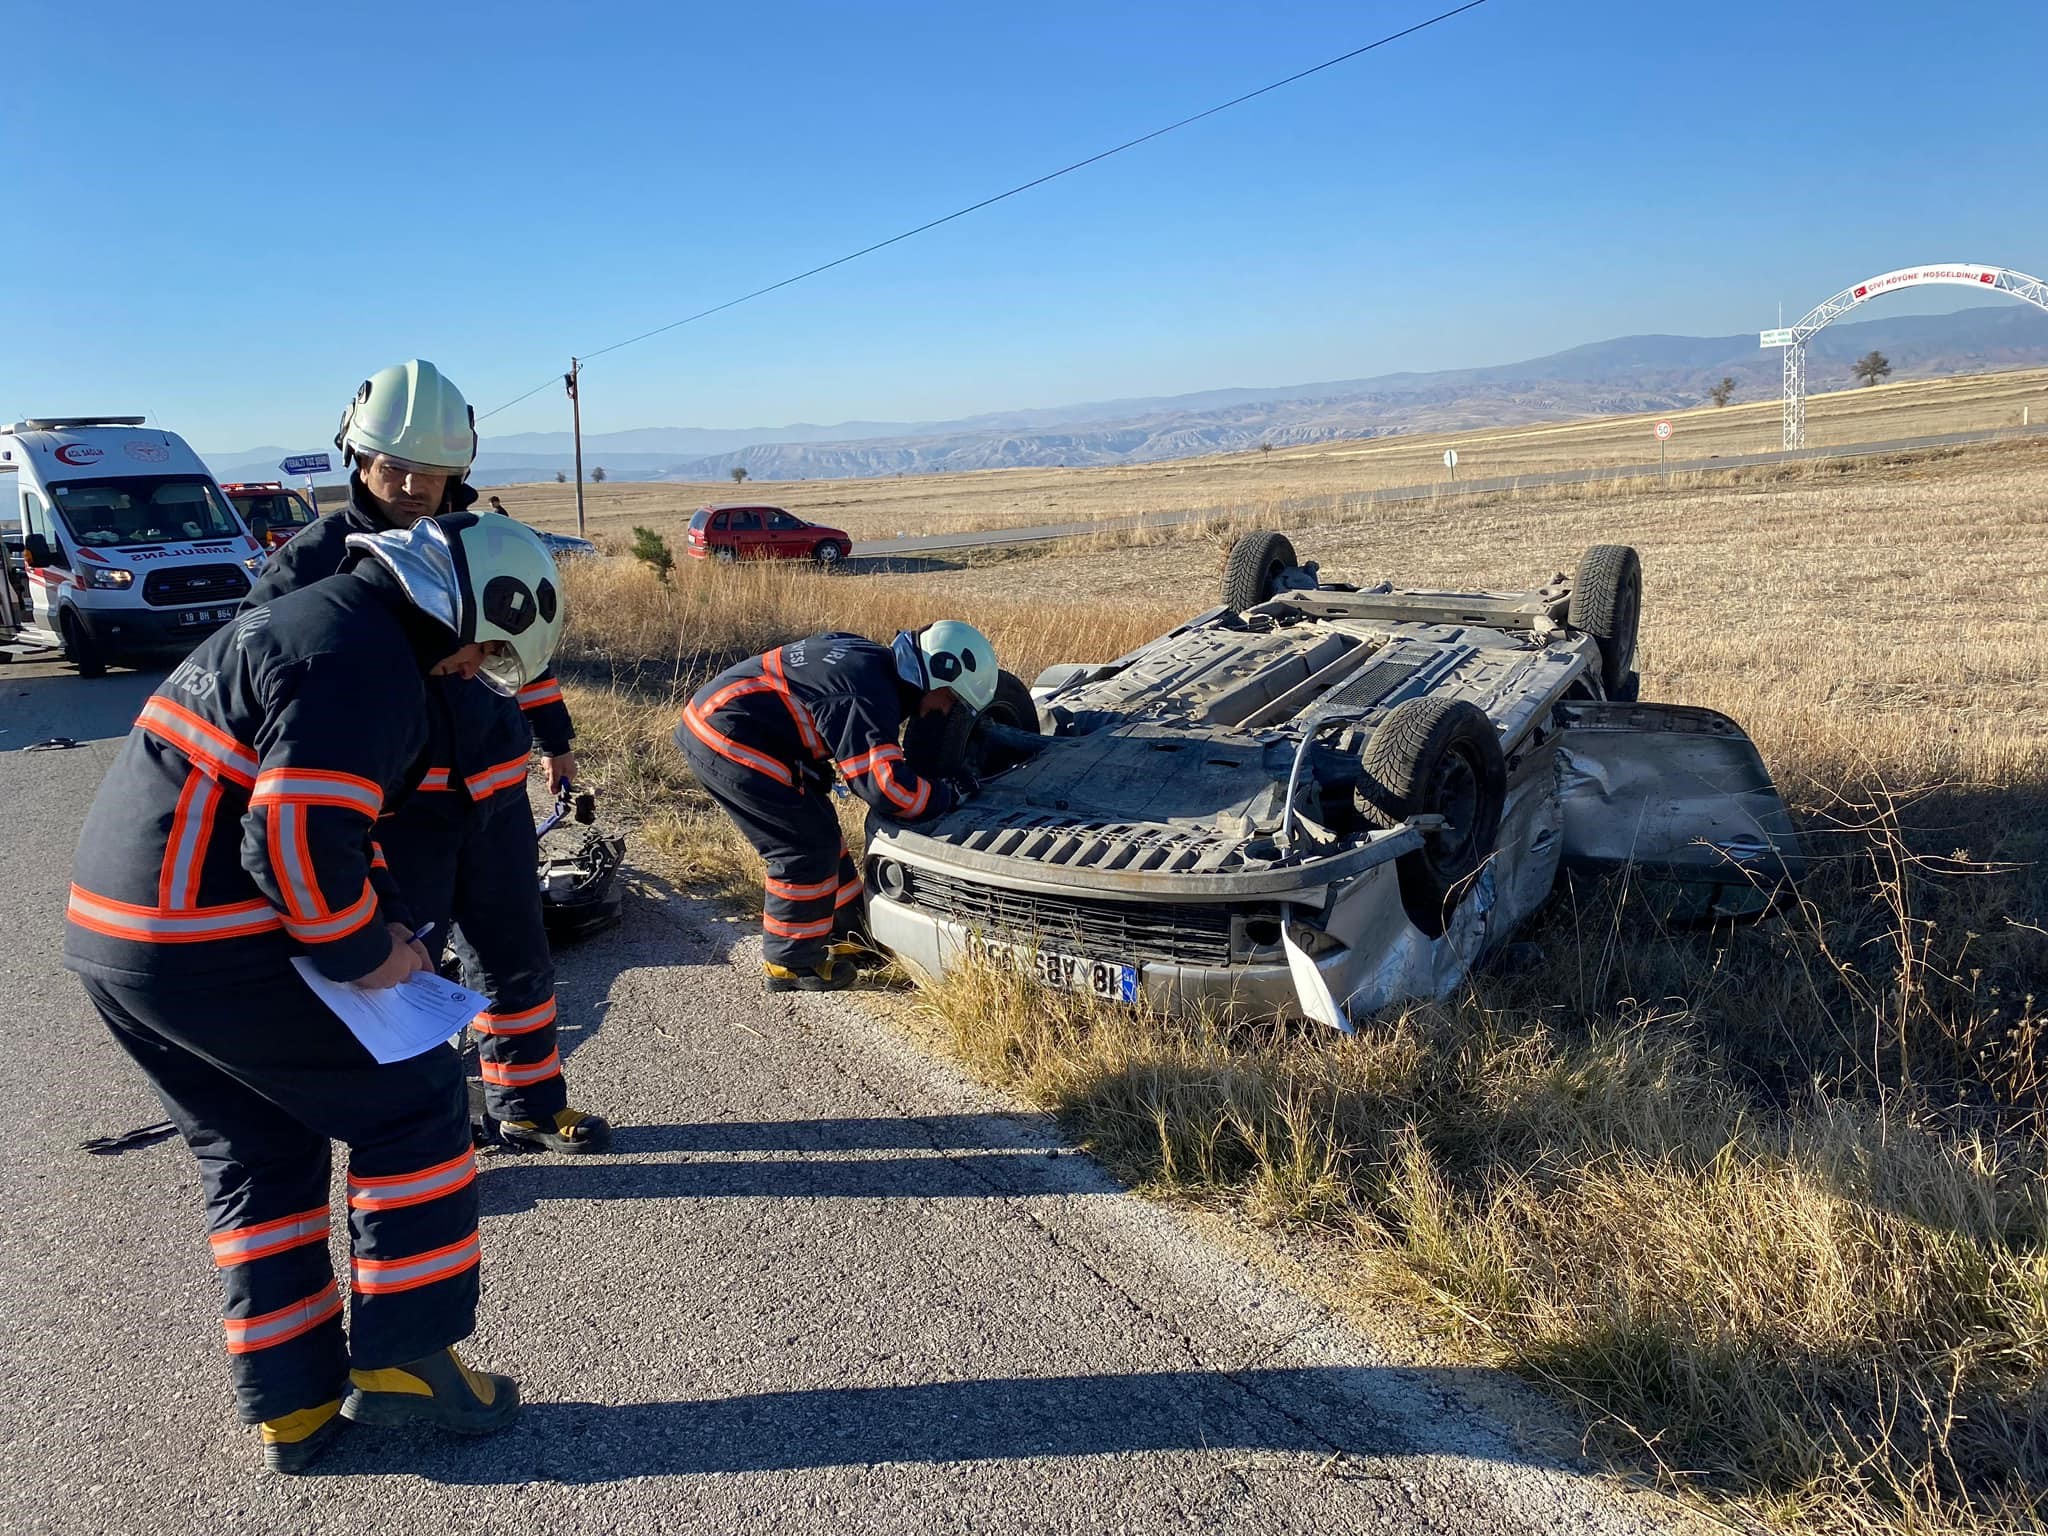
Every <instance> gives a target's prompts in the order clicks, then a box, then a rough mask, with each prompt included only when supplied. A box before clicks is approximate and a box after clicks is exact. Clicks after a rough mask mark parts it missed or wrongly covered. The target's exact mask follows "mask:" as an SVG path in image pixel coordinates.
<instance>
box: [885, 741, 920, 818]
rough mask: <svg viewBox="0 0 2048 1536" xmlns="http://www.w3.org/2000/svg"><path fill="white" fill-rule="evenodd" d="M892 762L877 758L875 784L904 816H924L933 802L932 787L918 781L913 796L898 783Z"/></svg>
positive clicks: (887, 759)
mask: <svg viewBox="0 0 2048 1536" xmlns="http://www.w3.org/2000/svg"><path fill="white" fill-rule="evenodd" d="M897 755H898V756H901V755H902V754H901V753H898V754H897ZM890 761H891V760H890V759H889V758H886V757H877V758H876V759H875V783H876V784H877V785H879V786H880V787H881V791H882V793H883V794H885V795H887V796H888V797H889V799H890V802H891V803H892V804H894V805H895V806H896V807H897V808H898V809H899V810H901V811H902V812H903V814H904V815H906V816H912V817H915V816H922V815H923V814H924V808H925V807H926V806H927V805H930V804H931V801H932V787H931V785H930V784H928V783H926V782H925V781H924V780H923V779H919V780H918V781H917V793H916V794H912V793H911V792H910V791H909V790H907V789H905V788H904V787H903V786H902V784H900V783H899V782H897V778H896V774H895V771H894V770H893V769H892V768H891V767H890V766H889V764H890Z"/></svg>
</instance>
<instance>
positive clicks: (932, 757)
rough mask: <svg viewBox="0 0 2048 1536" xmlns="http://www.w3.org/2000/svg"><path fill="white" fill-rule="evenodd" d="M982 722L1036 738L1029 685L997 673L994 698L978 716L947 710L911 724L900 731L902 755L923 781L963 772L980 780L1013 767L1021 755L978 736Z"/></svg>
mask: <svg viewBox="0 0 2048 1536" xmlns="http://www.w3.org/2000/svg"><path fill="white" fill-rule="evenodd" d="M984 721H987V722H992V723H994V724H996V725H1002V726H1007V727H1009V728H1010V729H1011V730H1013V731H1028V732H1030V733H1031V734H1032V735H1034V736H1036V735H1040V734H1042V728H1041V727H1040V725H1039V723H1038V701H1037V700H1035V699H1033V698H1032V697H1031V689H1030V687H1029V686H1028V685H1027V684H1026V683H1025V681H1024V679H1023V678H1021V677H1019V676H1017V674H1016V673H1014V672H998V673H997V674H996V696H995V697H994V698H993V699H991V700H989V705H988V708H987V709H984V710H982V711H981V712H980V713H978V714H969V713H968V712H967V711H966V710H964V709H952V710H948V711H947V712H946V713H945V714H944V715H939V716H931V715H925V716H920V717H919V718H918V719H916V720H913V721H911V723H910V729H909V730H907V731H905V732H904V741H903V746H904V756H905V757H906V758H908V759H909V761H910V766H911V767H912V768H914V769H916V770H917V771H918V772H919V773H921V774H924V775H926V776H927V777H929V778H941V779H950V778H957V777H959V775H960V774H961V772H962V770H965V771H966V772H967V773H969V774H971V775H973V777H974V778H975V779H977V780H980V779H987V778H993V777H994V776H995V775H997V774H999V773H1002V772H1004V771H1006V770H1008V769H1011V768H1014V767H1016V766H1017V764H1018V763H1020V762H1022V761H1023V758H1022V757H1020V756H1018V755H1016V754H1015V753H1011V752H1005V751H1003V750H1002V749H1001V748H1000V747H999V746H996V745H995V744H994V743H992V742H989V741H986V740H984V739H983V738H982V731H981V727H982V724H983V722H984Z"/></svg>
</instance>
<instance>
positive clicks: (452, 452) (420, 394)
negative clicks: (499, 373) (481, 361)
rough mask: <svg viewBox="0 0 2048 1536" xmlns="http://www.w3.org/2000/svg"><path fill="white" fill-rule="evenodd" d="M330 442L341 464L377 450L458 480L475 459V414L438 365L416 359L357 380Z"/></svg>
mask: <svg viewBox="0 0 2048 1536" xmlns="http://www.w3.org/2000/svg"><path fill="white" fill-rule="evenodd" d="M334 446H335V447H337V448H339V449H340V450H341V454H342V460H343V462H344V463H346V462H350V461H353V460H356V459H360V458H362V457H363V456H364V455H366V454H381V455H382V456H384V457H385V458H391V459H396V460H398V461H399V462H400V463H402V464H405V465H407V466H408V467H410V468H413V469H422V470H426V471H427V472H428V473H430V474H437V475H454V476H456V477H457V478H458V479H459V478H460V477H461V476H463V475H465V474H467V473H469V466H470V464H471V462H472V461H474V460H475V458H476V412H475V411H474V410H472V409H471V408H470V404H469V402H468V401H467V400H465V399H463V398H462V391H461V390H459V389H457V388H456V387H455V386H454V385H453V384H451V383H449V382H448V380H447V379H445V378H444V377H442V374H441V370H440V369H438V368H436V367H435V366H434V365H433V364H432V363H429V362H425V361H423V360H422V359H420V358H417V357H416V358H413V359H412V360H411V361H410V362H404V363H394V364H393V365H392V366H391V367H389V368H381V369H379V370H378V371H377V372H375V373H373V374H371V375H370V376H369V377H368V378H367V379H365V380H363V382H362V387H361V388H359V389H357V391H356V397H355V399H353V400H351V401H349V403H348V409H347V410H345V411H343V412H342V413H341V430H340V431H338V432H336V433H335V434H334Z"/></svg>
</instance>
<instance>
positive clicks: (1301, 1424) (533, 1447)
mask: <svg viewBox="0 0 2048 1536" xmlns="http://www.w3.org/2000/svg"><path fill="white" fill-rule="evenodd" d="M1474 1374H1476V1373H1473V1372H1449V1371H1427V1372H1424V1371H1399V1370H1391V1369H1386V1368H1381V1367H1374V1368H1363V1367H1313V1368H1299V1369H1273V1370H1247V1371H1238V1372H1230V1373H1225V1372H1221V1371H1160V1372H1156V1373H1133V1374H1125V1375H1099V1376H1045V1377H1002V1378H995V1379H989V1380H981V1381H945V1382H930V1383H924V1384H919V1385H915V1386H887V1387H855V1388H838V1389H832V1388H824V1389H817V1390H812V1391H803V1392H762V1393H751V1394H746V1395H743V1396H737V1397H727V1398H714V1399H710V1400H706V1401H700V1402H675V1403H630V1404H625V1405H622V1406H617V1407H609V1406H605V1405H602V1404H596V1403H535V1404H532V1405H530V1406H529V1407H528V1408H527V1409H526V1412H525V1414H524V1416H523V1417H522V1418H521V1419H520V1421H519V1423H518V1424H517V1425H516V1426H515V1427H514V1428H512V1429H510V1430H508V1431H506V1432H504V1433H503V1434H502V1435H499V1436H497V1437H496V1438H494V1439H492V1440H490V1441H489V1442H483V1443H479V1444H477V1445H476V1446H475V1447H474V1448H473V1449H469V1448H457V1447H455V1446H452V1445H451V1444H450V1443H449V1442H447V1441H437V1440H422V1439H416V1438H412V1437H408V1436H402V1435H396V1434H365V1433H363V1432H361V1431H358V1432H356V1433H355V1434H353V1435H351V1436H350V1437H349V1438H348V1439H347V1440H345V1441H344V1442H343V1443H342V1444H341V1446H339V1447H338V1448H337V1449H336V1450H335V1451H334V1452H333V1453H332V1454H330V1455H329V1456H328V1457H327V1458H326V1459H325V1460H324V1461H323V1462H322V1463H321V1464H320V1468H319V1470H320V1471H321V1472H323V1473H354V1474H361V1473H384V1474H402V1473H416V1474H418V1475H422V1476H424V1477H426V1478H427V1479H429V1480H430V1481H433V1482H438V1483H444V1484H467V1485H492V1484H505V1483H527V1482H554V1483H571V1484H576V1483H607V1482H616V1481H620V1480H623V1479H626V1478H637V1477H690V1476H701V1475H705V1474H715V1473H739V1472H778V1471H804V1470H810V1469H816V1468H825V1467H850V1466H870V1465H874V1464H876V1463H882V1462H912V1463H925V1464H932V1463H947V1462H969V1461H1005V1460H1016V1459H1020V1458H1026V1457H1048V1456H1110V1455H1130V1454H1134V1453H1144V1452H1158V1451H1209V1452H1215V1451H1240V1452H1242V1451H1268V1452H1287V1451H1293V1452H1301V1453H1305V1454H1307V1455H1309V1456H1312V1457H1314V1458H1316V1462H1315V1464H1314V1465H1304V1466H1303V1467H1302V1471H1303V1473H1304V1475H1319V1476H1322V1477H1327V1478H1330V1479H1332V1480H1353V1479H1385V1478H1388V1477H1390V1476H1391V1475H1393V1474H1392V1473H1391V1471H1375V1470H1372V1469H1370V1468H1369V1467H1366V1466H1361V1465H1360V1464H1359V1463H1358V1462H1357V1461H1355V1460H1351V1459H1350V1458H1354V1457H1361V1456H1386V1455H1406V1454H1418V1453H1424V1452H1428V1451H1432V1450H1441V1451H1446V1452H1451V1453H1455V1454H1458V1455H1462V1456H1474V1457H1482V1458H1485V1459H1488V1460H1494V1461H1518V1462H1526V1461H1530V1460H1532V1458H1530V1457H1527V1456H1525V1455H1523V1454H1522V1453H1520V1452H1518V1451H1517V1450H1516V1449H1515V1448H1514V1447H1513V1446H1512V1445H1511V1444H1510V1443H1508V1441H1507V1440H1506V1439H1505V1438H1504V1437H1497V1436H1493V1435H1490V1434H1487V1433H1484V1432H1478V1431H1475V1430H1474V1429H1473V1428H1472V1426H1471V1423H1470V1421H1469V1420H1468V1419H1464V1418H1463V1417H1462V1416H1452V1417H1451V1418H1450V1419H1449V1420H1448V1421H1447V1425H1446V1430H1445V1434H1444V1436H1443V1440H1444V1442H1445V1443H1443V1444H1431V1443H1418V1441H1428V1440H1434V1439H1435V1437H1434V1436H1418V1435H1417V1433H1416V1429H1417V1426H1418V1425H1423V1424H1426V1423H1427V1422H1429V1419H1430V1417H1431V1414H1432V1412H1433V1410H1434V1409H1435V1408H1436V1407H1437V1406H1438V1404H1437V1402H1436V1397H1437V1395H1438V1394H1440V1393H1444V1392H1446V1391H1448V1392H1453V1393H1454V1392H1455V1391H1456V1390H1457V1385H1458V1383H1457V1378H1459V1377H1465V1376H1471V1375H1474ZM1397 1422H1398V1425H1399V1427H1398V1428H1397V1427H1396V1423H1397ZM1334 1457H1342V1458H1344V1459H1341V1460H1336V1461H1335V1462H1334V1464H1332V1458H1334Z"/></svg>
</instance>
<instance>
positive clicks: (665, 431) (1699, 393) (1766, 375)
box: [208, 305, 2048, 485]
mask: <svg viewBox="0 0 2048 1536" xmlns="http://www.w3.org/2000/svg"><path fill="white" fill-rule="evenodd" d="M1873 348H1874V349H1876V350H1877V351H1880V352H1882V353H1884V354H1885V356H1886V357H1888V358H1889V359H1890V360H1891V363H1892V369H1893V372H1892V377H1893V378H1894V379H1907V378H1926V377H1933V376H1939V375H1943V374H1955V373H1983V372H1989V371H1993V370H1997V369H2003V368H2024V367H2039V366H2042V365H2048V314H2044V313H2042V312H2041V311H2040V310H2037V309H2034V308H2032V307H2029V306H2004V305H2000V306H1984V307H1977V308H1970V309H1963V310H1958V311H1956V312H1954V313H1953V314H1947V315H1901V316H1896V317H1893V318H1888V319H1879V320H1865V321H1862V322H1859V323H1855V324H1841V325H1834V326H1830V327H1829V328H1828V329H1826V330H1824V331H1822V332H1821V333H1820V334H1819V335H1818V336H1817V337H1815V338H1814V340H1813V342H1812V343H1811V344H1810V345H1809V346H1808V348H1807V364H1806V368H1807V386H1808V388H1809V389H1812V390H1814V391H1820V390H1825V389H1833V388H1839V387H1843V386H1845V385H1847V384H1849V383H1850V382H1852V380H1851V376H1850V373H1849V365H1850V364H1851V363H1852V362H1854V361H1855V360H1856V359H1857V358H1859V357H1861V356H1862V355H1863V354H1864V353H1866V352H1869V351H1871V350H1872V349H1873ZM1723 376H1726V377H1730V378H1733V379H1734V380H1735V384H1736V394H1735V398H1736V399H1737V400H1739V401H1740V400H1757V399H1768V398H1775V397H1776V396H1777V394H1778V390H1779V362H1778V354H1777V353H1776V352H1775V351H1772V352H1765V351H1762V350H1761V349H1760V348H1759V347H1758V346H1757V343H1756V334H1755V333H1754V332H1752V331H1745V332H1742V333H1741V334H1739V335H1735V336H1623V337H1620V338H1618V339H1616V340H1614V341H1600V342H1593V343H1591V344H1589V345H1587V346H1582V347H1573V348H1572V349H1571V350H1569V351H1566V352H1557V353H1553V354H1552V355H1550V356H1548V357H1538V358H1532V359H1530V360H1528V361H1526V362H1519V363H1504V364H1499V365H1496V366H1493V367H1487V368H1460V369H1451V370H1446V371H1442V372H1437V373H1390V374H1383V375H1380V376H1378V377H1376V378H1369V379H1343V380H1336V381H1333V382H1328V383H1321V384H1294V385H1285V386H1281V387H1277V388H1268V389H1212V390H1204V391H1202V392H1200V393H1197V394H1189V395H1172V396H1165V397H1160V398H1154V399H1141V400H1107V401H1099V402H1095V403H1092V404H1085V405H1072V406H1059V407H1053V408H1049V409H1041V410H1020V411H999V412H993V413H990V414H987V415H982V416H969V417H965V418H963V419H961V420H958V421H924V422H889V421H848V422H839V423H837V424H835V425H832V426H814V425H809V424H803V423H799V424H796V425H792V426H784V427H760V428H734V429H730V430H721V429H712V428H702V427H642V428H637V429H635V430H633V431H628V432H603V433H595V434H592V435H590V436H587V437H585V438H584V440H583V463H584V467H585V470H586V472H588V470H589V469H591V468H593V467H595V466H598V465H602V466H603V467H604V470H605V473H606V475H607V476H608V477H610V478H612V479H616V480H685V481H715V480H723V479H725V478H726V477H727V476H728V474H729V473H730V472H731V471H732V470H733V469H734V468H735V467H738V466H744V467H745V468H746V470H747V472H748V474H749V475H750V476H751V477H752V478H753V479H755V480H816V479H844V478H859V477H863V476H877V475H904V474H912V475H914V474H937V473H941V472H946V471H953V470H966V469H1007V468H1017V467H1020V466H1026V465H1055V464H1069V465H1096V464H1137V463H1145V462H1149V461H1154V460H1160V459H1180V458H1191V457H1194V456H1196V455H1199V454H1208V453H1230V452H1236V451H1242V450H1245V449H1250V448H1256V447H1258V446H1259V445H1260V444H1261V443H1272V444H1273V445H1274V446H1275V447H1285V446H1288V445H1291V444H1297V443H1316V442H1325V441H1329V440H1331V439H1337V438H1366V437H1379V436H1384V435H1386V434H1388V433H1394V432H1441V431H1458V430H1462V429H1468V428H1478V427H1497V426H1509V425H1514V424H1516V423H1521V422H1533V421H1559V420H1568V419H1571V418H1575V417H1582V416H1597V415H1605V414H1626V413H1631V412H1639V411H1663V410H1677V409H1682V408H1684V407H1687V406H1693V405H1698V404H1700V403H1702V402H1703V401H1704V400H1705V399H1706V394H1707V391H1708V390H1709V389H1711V388H1712V387H1713V386H1714V384H1715V383H1716V382H1717V381H1718V380H1720V379H1721V378H1722V377H1723ZM285 452H286V450H284V449H279V448H252V449H249V450H247V451H246V452H243V453H235V454H213V455H209V456H208V462H209V463H210V464H211V465H212V467H213V469H214V472H215V473H216V474H217V475H219V476H220V478H221V479H223V480H240V479H268V478H272V477H274V476H275V475H276V473H277V463H278V460H279V459H281V458H283V457H284V455H285ZM574 462H575V461H574V458H573V455H572V444H571V442H570V438H569V434H568V433H566V432H522V433H517V434H514V435H512V436H509V437H490V438H485V439H484V441H483V449H482V452H481V453H480V454H479V455H478V457H477V464H476V470H475V472H474V473H473V474H472V475H471V479H472V481H473V482H474V483H476V484H478V485H510V484H516V483H519V482H522V481H534V480H552V479H553V478H554V477H555V475H556V474H557V473H558V472H567V471H570V470H571V469H572V467H573V465H574Z"/></svg>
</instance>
